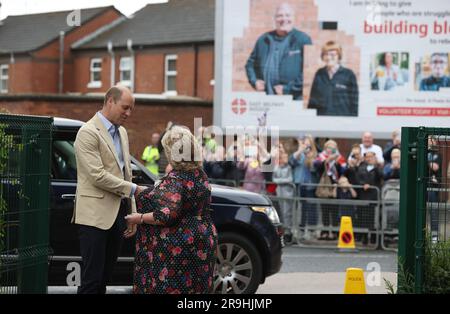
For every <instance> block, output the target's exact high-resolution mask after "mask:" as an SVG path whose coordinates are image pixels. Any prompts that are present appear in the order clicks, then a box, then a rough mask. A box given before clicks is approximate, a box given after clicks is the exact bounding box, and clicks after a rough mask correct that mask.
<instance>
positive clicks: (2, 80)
mask: <svg viewBox="0 0 450 314" xmlns="http://www.w3.org/2000/svg"><path fill="white" fill-rule="evenodd" d="M8 68H9V66H8V65H7V64H2V65H0V93H7V92H8V79H9V76H8Z"/></svg>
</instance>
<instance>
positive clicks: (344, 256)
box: [49, 246, 397, 294]
mask: <svg viewBox="0 0 450 314" xmlns="http://www.w3.org/2000/svg"><path fill="white" fill-rule="evenodd" d="M370 263H378V264H377V265H379V269H378V270H379V271H380V272H381V273H380V276H379V277H380V278H379V279H380V280H379V285H375V286H371V282H372V281H370V280H369V281H370V282H369V281H368V280H367V275H368V274H369V271H367V267H368V265H369V264H370ZM349 267H357V268H362V269H363V270H364V275H365V281H366V288H367V293H369V294H379V293H387V290H386V287H385V283H384V280H383V278H386V279H387V280H389V281H390V282H392V283H394V284H396V283H397V274H396V272H397V254H396V253H394V252H388V251H362V250H361V251H359V252H357V253H341V252H338V251H337V250H336V249H332V248H316V249H314V248H307V247H299V246H287V247H285V248H284V249H283V266H282V268H281V270H280V272H279V273H278V274H275V275H273V276H271V277H269V278H267V280H266V282H265V283H264V284H263V285H261V286H260V287H259V289H258V291H257V293H264V294H277V293H286V294H303V293H307V294H311V293H313V294H327V293H335V294H340V293H343V290H344V284H345V271H346V269H347V268H349ZM370 279H371V280H372V279H374V277H373V275H371V278H370ZM375 283H376V282H375ZM75 291H76V289H75V288H74V287H50V288H49V293H75ZM130 291H131V288H130V287H108V293H111V294H114V293H117V294H123V293H130Z"/></svg>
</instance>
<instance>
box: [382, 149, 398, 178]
mask: <svg viewBox="0 0 450 314" xmlns="http://www.w3.org/2000/svg"><path fill="white" fill-rule="evenodd" d="M391 179H400V149H398V148H394V149H393V150H392V152H391V162H390V163H388V164H386V166H384V180H386V181H387V180H391Z"/></svg>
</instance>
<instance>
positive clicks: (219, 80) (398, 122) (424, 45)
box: [214, 0, 450, 137]
mask: <svg viewBox="0 0 450 314" xmlns="http://www.w3.org/2000/svg"><path fill="white" fill-rule="evenodd" d="M449 38H450V9H449V7H448V3H447V1H442V0H428V1H422V0H408V1H400V0H390V1H378V0H377V1H372V0H361V1H357V0H334V1H329V0H218V1H217V2H216V41H215V46H216V47H215V49H216V51H215V55H216V68H215V73H216V75H215V77H216V79H215V96H214V103H215V106H214V124H215V125H218V126H221V127H227V126H235V125H243V126H247V125H258V123H260V122H261V121H262V120H263V121H265V124H266V125H267V126H268V127H270V126H275V127H279V129H280V134H281V135H282V136H283V135H284V136H291V135H297V134H298V133H299V131H302V132H309V133H311V134H313V135H315V136H332V137H359V136H360V135H361V132H363V131H372V132H373V134H374V135H375V136H378V137H389V135H390V134H391V132H392V131H393V130H395V129H398V128H400V127H402V126H430V127H448V126H449V125H450V77H449V61H450V60H449V57H450V39H449Z"/></svg>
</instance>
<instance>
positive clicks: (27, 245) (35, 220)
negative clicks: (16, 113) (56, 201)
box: [17, 118, 53, 293]
mask: <svg viewBox="0 0 450 314" xmlns="http://www.w3.org/2000/svg"><path fill="white" fill-rule="evenodd" d="M34 119H36V118H34ZM52 121H53V120H52V119H49V118H46V119H44V118H39V119H37V121H36V120H34V121H33V120H31V121H27V123H26V124H25V125H24V126H23V128H22V144H23V146H24V151H23V153H22V160H21V171H20V172H21V176H20V177H21V180H22V191H21V195H20V196H19V199H20V219H19V221H20V227H19V245H18V251H19V257H18V259H19V261H18V262H19V269H18V284H17V286H18V293H47V281H48V278H47V277H48V246H49V187H50V182H49V181H50V154H51V146H50V145H51V126H52Z"/></svg>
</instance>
